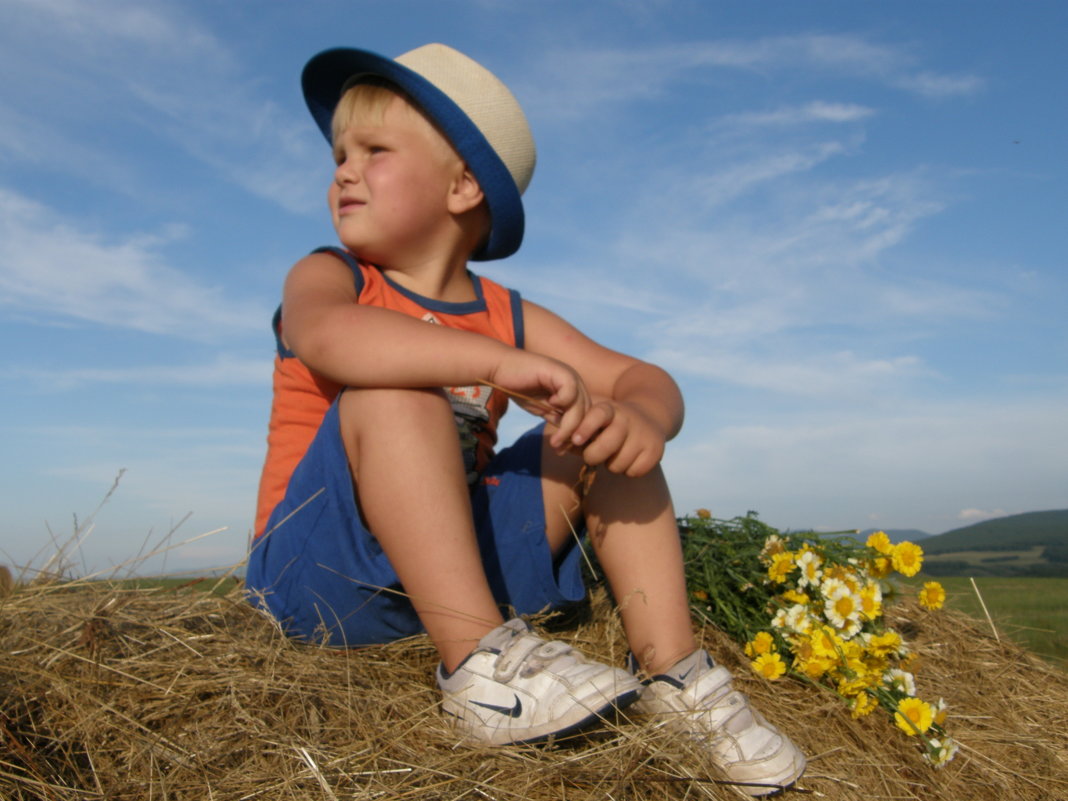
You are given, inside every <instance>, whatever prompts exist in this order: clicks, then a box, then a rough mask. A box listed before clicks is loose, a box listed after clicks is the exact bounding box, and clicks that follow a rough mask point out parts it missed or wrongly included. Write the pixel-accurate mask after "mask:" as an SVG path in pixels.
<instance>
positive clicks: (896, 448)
mask: <svg viewBox="0 0 1068 801" xmlns="http://www.w3.org/2000/svg"><path fill="white" fill-rule="evenodd" d="M707 397H709V398H710V400H709V403H708V405H707V407H705V406H702V405H700V404H697V403H694V401H693V398H692V396H691V397H690V398H688V400H689V411H688V417H689V419H688V421H687V428H686V429H685V431H684V434H683V439H682V440H681V441H680V443H679V444H677V445H672V446H671V447H670V448H669V452H668V460H667V463H666V468H667V473H668V477H669V479H670V481H671V485H672V491H673V493H674V495H675V498H676V501H677V505H678V507H679V508H680V509H692V508H696V507H697V506H708V507H710V508H713V509H714V510H716V513H717V514H720V515H733V514H744V512H745V511H746V510H748V509H754V510H756V511H758V512H760V513H761V516H762V517H763V518H764V519H766V520H768V521H769V522H771V523H772V524H773V525H777V526H788V527H792V528H801V527H808V526H814V527H819V528H825V529H846V528H863V525H862V523H863V521H865V520H868V519H870V517H869V516H870V515H872V514H877V515H878V516H879V519H880V520H881V521H883V524H885V526H886V527H891V528H920V529H923V530H925V531H929V532H931V533H940V532H942V531H946V530H949V529H951V528H956V527H958V526H959V525H960V521H961V519H962V518H961V517H960V516H959V510H961V509H968V508H971V509H975V508H977V507H979V505H980V504H983V509H990V508H993V509H995V510H996V511H997V512H1000V511H1001V510H1002V509H1009V510H1011V512H1023V511H1030V510H1036V509H1050V508H1063V507H1064V506H1065V492H1064V486H1063V478H1062V477H1063V473H1064V471H1063V461H1064V453H1065V451H1066V449H1068V425H1066V422H1065V416H1064V403H1065V399H1064V398H1063V397H1048V398H1045V397H1035V398H1019V399H1015V400H1012V401H1008V402H1004V403H991V402H988V401H983V400H976V401H968V400H954V401H950V402H923V401H919V400H911V401H908V402H902V403H898V404H895V405H894V408H893V409H887V408H886V407H885V406H878V407H873V408H868V407H865V406H855V407H853V408H842V407H835V408H834V409H833V410H828V411H827V412H825V413H823V414H816V413H804V412H799V413H783V412H773V411H770V410H764V411H763V412H761V410H759V409H753V410H751V411H749V412H747V414H746V417H749V418H750V419H760V420H762V421H763V422H761V423H757V424H753V425H744V426H720V425H717V424H716V422H715V421H716V420H717V419H720V418H721V416H722V414H723V413H724V412H723V405H724V403H725V402H727V401H729V399H730V398H729V396H726V397H724V398H719V399H715V398H716V396H715V394H714V393H708V395H707ZM683 443H694V444H690V445H686V444H683ZM1008 499H1012V500H1011V502H1010V501H1009V500H1008ZM976 502H978V503H976ZM991 503H993V504H997V506H993V507H991V506H988V505H986V504H991ZM984 513H987V512H984ZM989 514H991V515H993V514H996V512H989Z"/></svg>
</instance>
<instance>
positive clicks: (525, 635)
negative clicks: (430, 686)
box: [437, 618, 642, 745]
mask: <svg viewBox="0 0 1068 801" xmlns="http://www.w3.org/2000/svg"><path fill="white" fill-rule="evenodd" d="M437 679H438V687H440V688H441V691H442V693H443V694H444V696H445V698H444V701H443V702H442V709H443V711H444V712H445V714H447V715H451V716H452V717H453V719H454V721H455V723H456V725H457V727H459V728H460V729H462V730H463V731H464V732H465V733H466V734H467V735H468V736H470V737H472V738H473V739H476V740H479V741H481V742H484V743H488V744H491V745H503V744H505V743H524V742H530V741H532V740H541V739H545V738H547V737H550V736H562V735H565V734H569V733H571V732H574V731H576V730H578V729H580V728H582V727H584V726H586V725H587V724H590V723H593V722H594V721H596V720H597V719H598V718H601V717H604V716H605V715H606V714H608V713H609V712H610V711H611V710H612V709H613V708H616V709H622V708H623V707H624V706H627V705H628V704H630V703H631V702H632V701H634V700H635V699H637V697H638V694H639V692H640V691H641V686H642V685H641V682H639V681H638V680H637V679H636V678H635V677H634V676H632V675H631V674H630V673H628V672H627V671H625V670H621V669H619V668H613V667H609V666H608V665H602V664H600V663H598V662H593V661H590V660H588V659H586V658H585V657H583V656H582V654H580V653H578V652H577V651H575V650H574V649H573V648H572V647H571V646H570V645H568V644H567V643H562V642H556V641H546V640H543V639H542V638H541V637H538V636H537V635H536V634H534V632H533V631H532V630H531V628H530V626H528V625H527V624H526V623H525V622H524V621H522V620H520V619H518V618H516V619H514V620H509V621H508V622H507V623H505V624H504V625H502V626H498V627H497V628H495V629H494V630H493V631H491V632H490V633H489V634H487V635H486V636H485V637H483V638H482V640H481V641H480V642H479V644H478V647H476V648H475V650H474V651H472V652H471V654H470V655H469V656H468V657H467V658H466V659H465V660H464V661H463V662H462V663H460V665H459V667H457V668H456V670H454V671H453V672H452V674H451V675H446V674H445V671H444V668H443V666H442V665H438V670H437Z"/></svg>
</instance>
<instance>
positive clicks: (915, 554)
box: [890, 542, 923, 576]
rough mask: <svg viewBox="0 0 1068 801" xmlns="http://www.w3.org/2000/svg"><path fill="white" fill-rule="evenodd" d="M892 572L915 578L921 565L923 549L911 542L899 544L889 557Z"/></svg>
mask: <svg viewBox="0 0 1068 801" xmlns="http://www.w3.org/2000/svg"><path fill="white" fill-rule="evenodd" d="M890 559H891V561H892V562H893V565H894V570H896V571H897V572H898V573H900V574H901V575H903V576H915V575H916V574H917V573H919V572H920V567H921V566H922V565H923V549H922V548H921V547H920V546H919V545H916V544H915V543H913V542H899V543H898V544H897V545H895V546H894V552H893V553H892V554H891V555H890Z"/></svg>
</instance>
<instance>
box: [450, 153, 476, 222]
mask: <svg viewBox="0 0 1068 801" xmlns="http://www.w3.org/2000/svg"><path fill="white" fill-rule="evenodd" d="M484 198H485V195H484V194H483V193H482V187H481V186H480V185H479V183H478V179H477V178H475V174H474V173H473V172H471V170H470V169H468V167H467V165H466V164H465V165H463V169H462V170H461V171H460V172H459V173H458V174H457V176H456V179H455V180H454V181H453V184H452V189H451V191H450V192H449V198H448V205H449V211H450V212H451V213H453V214H457V215H459V214H464V213H466V212H469V211H471V209H474V208H477V207H478V206H479V204H481V203H482V201H483V199H484Z"/></svg>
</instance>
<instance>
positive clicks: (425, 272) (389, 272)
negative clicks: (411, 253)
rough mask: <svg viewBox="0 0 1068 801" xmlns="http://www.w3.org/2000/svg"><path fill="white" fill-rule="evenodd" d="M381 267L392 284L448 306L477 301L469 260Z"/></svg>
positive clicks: (379, 266)
mask: <svg viewBox="0 0 1068 801" xmlns="http://www.w3.org/2000/svg"><path fill="white" fill-rule="evenodd" d="M377 266H378V269H380V270H381V271H382V274H383V275H385V276H386V277H387V278H389V279H390V280H391V281H393V282H394V283H396V284H398V285H399V286H402V287H404V288H405V289H407V290H409V291H411V292H414V293H415V294H417V295H421V296H422V297H424V298H431V299H433V300H441V301H445V302H448V303H466V302H468V301H472V300H475V298H476V295H475V286H474V283H473V282H472V281H471V276H470V274H469V273H468V272H467V260H466V259H455V260H450V261H445V262H437V261H428V262H421V263H417V264H406V265H381V264H380V265H377Z"/></svg>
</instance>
